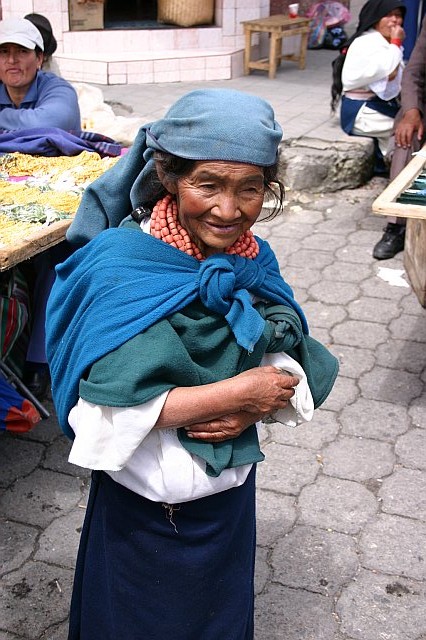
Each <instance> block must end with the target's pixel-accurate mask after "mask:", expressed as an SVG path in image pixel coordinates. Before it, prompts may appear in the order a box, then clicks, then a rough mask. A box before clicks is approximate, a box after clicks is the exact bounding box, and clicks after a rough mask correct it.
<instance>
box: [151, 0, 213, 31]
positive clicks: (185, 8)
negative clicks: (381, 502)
mask: <svg viewBox="0 0 426 640" xmlns="http://www.w3.org/2000/svg"><path fill="white" fill-rule="evenodd" d="M157 8H158V15H157V20H158V22H163V23H166V24H176V25H178V26H179V27H193V26H195V25H197V24H212V22H213V17H214V0H158V2H157Z"/></svg>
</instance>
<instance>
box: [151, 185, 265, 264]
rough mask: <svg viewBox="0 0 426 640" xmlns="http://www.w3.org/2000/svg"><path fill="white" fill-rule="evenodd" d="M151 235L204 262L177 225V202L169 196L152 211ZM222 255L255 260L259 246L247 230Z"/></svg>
mask: <svg viewBox="0 0 426 640" xmlns="http://www.w3.org/2000/svg"><path fill="white" fill-rule="evenodd" d="M151 235H153V236H154V237H155V238H158V239H159V240H163V241H164V242H167V244H171V245H172V247H176V249H180V251H183V252H184V253H187V254H188V255H189V256H194V257H195V258H197V260H205V256H203V254H202V253H201V251H200V249H199V248H198V247H197V245H196V244H195V242H193V241H192V240H191V238H190V237H189V234H188V232H187V231H186V230H185V229H184V228H183V227H182V225H181V224H180V223H179V220H178V207H177V202H176V200H175V199H174V198H173V196H172V195H170V194H168V195H167V196H165V197H164V198H163V199H162V200H159V201H158V202H157V204H156V205H155V207H154V209H153V211H152V214H151ZM224 253H228V254H237V255H239V256H242V257H243V258H255V257H256V256H257V254H258V253H259V245H258V244H257V241H256V238H255V237H254V235H253V233H252V232H251V231H250V230H248V231H245V232H244V233H243V234H242V235H241V236H240V237H239V238H238V240H236V241H235V242H234V244H233V245H232V246H231V247H228V249H226V250H225V251H224Z"/></svg>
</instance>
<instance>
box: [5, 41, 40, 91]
mask: <svg viewBox="0 0 426 640" xmlns="http://www.w3.org/2000/svg"><path fill="white" fill-rule="evenodd" d="M41 63H42V54H41V53H40V54H37V53H36V52H35V50H33V49H27V48H26V47H22V46H21V45H19V44H12V43H6V44H2V45H0V80H1V81H2V82H3V83H4V84H5V85H6V87H7V88H9V87H10V88H12V89H19V90H20V91H21V92H22V93H23V92H24V91H26V89H28V87H29V86H30V84H31V83H32V81H33V80H34V78H35V75H36V73H37V69H38V68H39V67H40V66H41Z"/></svg>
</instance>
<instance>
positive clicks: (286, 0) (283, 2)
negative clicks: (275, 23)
mask: <svg viewBox="0 0 426 640" xmlns="http://www.w3.org/2000/svg"><path fill="white" fill-rule="evenodd" d="M316 1H317V0H299V12H300V14H301V15H304V14H305V12H306V10H307V9H308V8H309V7H310V6H312V5H313V4H315V2H316ZM318 1H319V0H318ZM292 2H293V0H270V14H271V16H274V15H277V14H278V13H287V11H288V5H289V4H291V3H292ZM339 2H340V3H341V4H343V5H345V7H350V0H339Z"/></svg>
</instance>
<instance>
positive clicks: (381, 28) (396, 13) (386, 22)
mask: <svg viewBox="0 0 426 640" xmlns="http://www.w3.org/2000/svg"><path fill="white" fill-rule="evenodd" d="M403 20H404V19H403V16H402V11H401V9H394V10H393V11H390V12H389V13H388V14H387V15H386V16H385V17H384V18H382V19H381V20H379V22H377V23H376V24H375V25H374V28H375V29H377V31H378V32H379V33H381V34H382V36H383V37H384V38H386V40H390V37H391V29H392V27H396V26H399V27H401V26H402V23H403Z"/></svg>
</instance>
